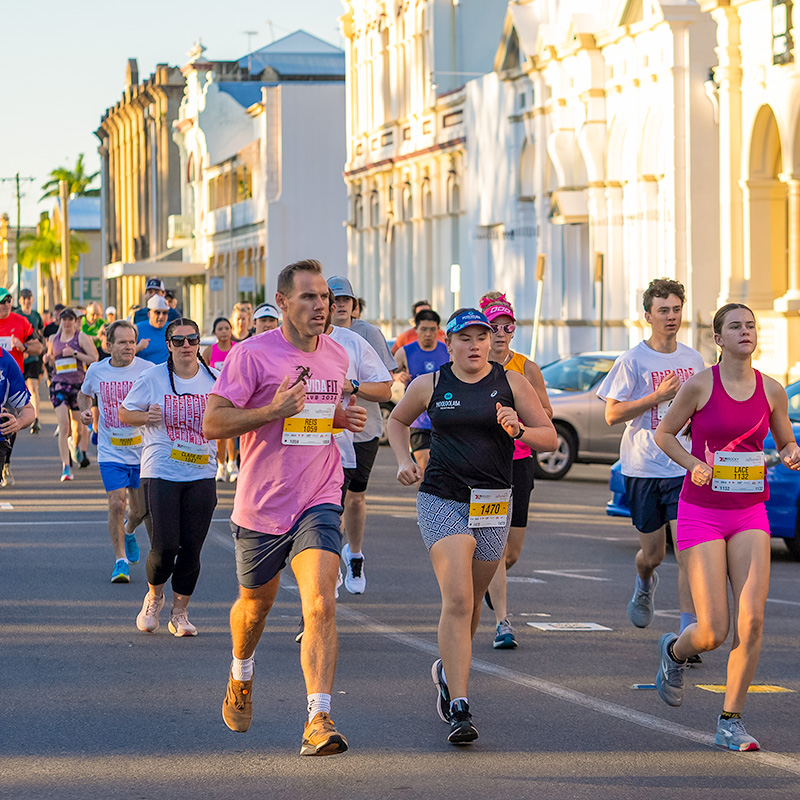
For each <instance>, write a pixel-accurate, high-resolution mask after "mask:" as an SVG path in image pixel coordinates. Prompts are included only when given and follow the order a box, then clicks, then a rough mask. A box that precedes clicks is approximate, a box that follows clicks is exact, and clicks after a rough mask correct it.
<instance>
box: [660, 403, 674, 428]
mask: <svg viewBox="0 0 800 800" xmlns="http://www.w3.org/2000/svg"><path fill="white" fill-rule="evenodd" d="M674 399H675V398H673V400H674ZM671 405H672V400H665V401H664V402H663V403H659V404H658V405H657V406H656V419H657V420H658V422H661V420H662V419H664V417H665V415H666V413H667V411H669V407H670V406H671ZM656 427H658V425H656Z"/></svg>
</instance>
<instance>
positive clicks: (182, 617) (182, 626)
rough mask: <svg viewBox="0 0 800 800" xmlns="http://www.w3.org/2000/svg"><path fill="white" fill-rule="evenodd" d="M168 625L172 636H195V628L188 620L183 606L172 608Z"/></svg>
mask: <svg viewBox="0 0 800 800" xmlns="http://www.w3.org/2000/svg"><path fill="white" fill-rule="evenodd" d="M168 627H169V632H170V633H171V634H172V635H173V636H197V628H195V626H194V625H192V623H191V622H189V617H188V615H187V614H186V609H185V608H178V609H175V608H173V609H172V613H171V614H170V617H169V626H168Z"/></svg>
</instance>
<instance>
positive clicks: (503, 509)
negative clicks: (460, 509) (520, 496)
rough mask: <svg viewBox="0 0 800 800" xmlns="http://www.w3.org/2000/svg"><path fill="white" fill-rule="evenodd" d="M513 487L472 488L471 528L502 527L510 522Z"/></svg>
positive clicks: (470, 500)
mask: <svg viewBox="0 0 800 800" xmlns="http://www.w3.org/2000/svg"><path fill="white" fill-rule="evenodd" d="M510 500H511V489H470V493H469V524H468V527H470V528H502V527H504V526H505V524H506V523H507V522H508V505H509V501H510Z"/></svg>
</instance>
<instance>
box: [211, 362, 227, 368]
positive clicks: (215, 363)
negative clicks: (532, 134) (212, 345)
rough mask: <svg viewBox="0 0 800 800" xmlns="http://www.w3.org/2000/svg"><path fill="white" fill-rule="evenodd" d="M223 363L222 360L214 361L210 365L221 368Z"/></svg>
mask: <svg viewBox="0 0 800 800" xmlns="http://www.w3.org/2000/svg"><path fill="white" fill-rule="evenodd" d="M224 363H225V362H224V361H215V362H214V363H213V364H212V365H211V366H212V367H214V369H222V365H223V364H224Z"/></svg>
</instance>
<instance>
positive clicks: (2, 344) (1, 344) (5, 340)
mask: <svg viewBox="0 0 800 800" xmlns="http://www.w3.org/2000/svg"><path fill="white" fill-rule="evenodd" d="M0 348H2V349H3V350H8V351H9V352H11V351H12V350H13V349H14V346H13V345H12V343H11V337H10V336H0Z"/></svg>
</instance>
